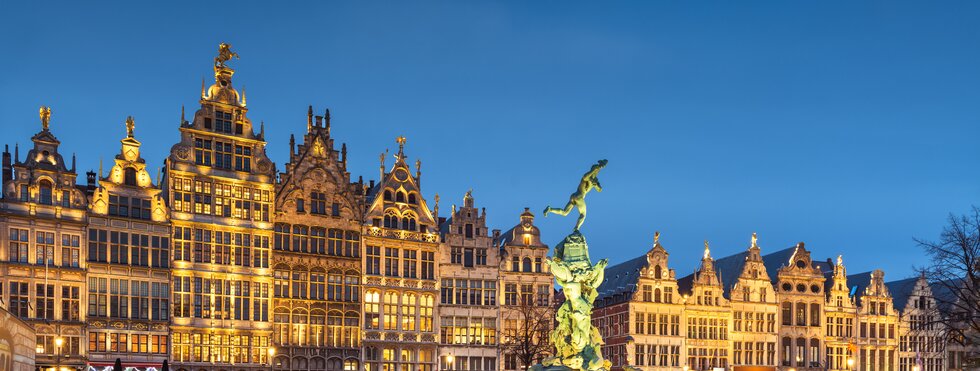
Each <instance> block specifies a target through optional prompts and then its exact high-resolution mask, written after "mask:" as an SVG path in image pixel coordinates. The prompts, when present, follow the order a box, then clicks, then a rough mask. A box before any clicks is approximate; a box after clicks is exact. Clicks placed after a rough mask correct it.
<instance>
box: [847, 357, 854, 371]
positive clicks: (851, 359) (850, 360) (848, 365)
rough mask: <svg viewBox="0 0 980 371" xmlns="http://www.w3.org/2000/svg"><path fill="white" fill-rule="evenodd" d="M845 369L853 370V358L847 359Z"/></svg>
mask: <svg viewBox="0 0 980 371" xmlns="http://www.w3.org/2000/svg"><path fill="white" fill-rule="evenodd" d="M847 369H848V370H853V369H854V357H847Z"/></svg>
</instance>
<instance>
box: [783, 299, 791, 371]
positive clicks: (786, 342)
mask: <svg viewBox="0 0 980 371" xmlns="http://www.w3.org/2000/svg"><path fill="white" fill-rule="evenodd" d="M783 304H789V303H783ZM782 343H783V344H782V345H783V362H782V363H783V366H789V365H792V361H793V341H792V340H790V338H788V337H784V338H783V342H782Z"/></svg>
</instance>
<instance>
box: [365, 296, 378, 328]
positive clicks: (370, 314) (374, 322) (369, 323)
mask: <svg viewBox="0 0 980 371" xmlns="http://www.w3.org/2000/svg"><path fill="white" fill-rule="evenodd" d="M380 303H381V294H380V293H379V292H378V291H377V290H368V291H367V292H365V293H364V322H365V325H366V327H367V328H369V329H380V328H381V304H380Z"/></svg>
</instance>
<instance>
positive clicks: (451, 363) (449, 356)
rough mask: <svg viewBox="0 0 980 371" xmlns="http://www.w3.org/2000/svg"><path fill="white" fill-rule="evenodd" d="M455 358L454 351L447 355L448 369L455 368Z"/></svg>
mask: <svg viewBox="0 0 980 371" xmlns="http://www.w3.org/2000/svg"><path fill="white" fill-rule="evenodd" d="M454 359H455V358H454V357H453V354H452V353H449V355H447V356H446V367H448V368H447V370H452V369H453V360H454Z"/></svg>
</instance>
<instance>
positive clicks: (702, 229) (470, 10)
mask: <svg viewBox="0 0 980 371" xmlns="http://www.w3.org/2000/svg"><path fill="white" fill-rule="evenodd" d="M30 3H31V5H24V4H23V3H14V2H12V1H5V2H3V3H2V4H0V127H2V133H3V134H2V139H3V140H2V142H3V143H9V144H11V146H12V145H13V143H15V142H18V143H20V144H21V146H24V145H25V143H29V138H30V136H31V135H33V134H34V133H35V132H37V131H38V130H39V124H38V118H37V108H38V106H39V105H42V104H43V105H50V106H52V107H53V115H52V130H53V131H54V133H55V134H56V135H57V136H58V137H59V138H60V139H61V141H62V147H61V148H62V152H63V154H65V155H66V157H67V156H70V155H71V153H72V152H77V153H78V163H79V168H80V172H81V171H84V170H88V169H95V168H97V167H98V163H99V158H104V159H106V160H108V159H110V158H111V157H112V156H114V155H115V154H116V153H117V152H118V148H119V142H118V140H119V139H121V138H122V136H124V132H125V130H124V127H123V124H122V123H123V120H124V119H125V118H126V116H127V115H133V116H134V117H135V118H136V122H137V127H136V133H137V138H138V139H140V140H142V141H143V143H144V147H143V148H144V151H143V156H144V158H146V159H147V161H148V162H149V163H151V164H153V166H160V165H161V164H162V162H163V159H164V157H166V156H167V154H168V151H169V149H170V146H171V145H173V144H174V143H175V142H176V141H177V140H178V131H177V125H178V117H179V115H180V107H181V105H185V106H186V107H187V109H188V111H189V112H193V111H194V110H195V109H196V107H197V99H198V97H199V91H200V84H201V78H202V77H207V79H208V83H209V84H210V83H211V82H212V81H213V80H212V71H211V64H212V58H213V57H214V54H215V51H216V46H217V44H218V43H219V42H222V41H226V42H229V43H231V44H232V45H233V50H235V51H237V52H238V53H240V54H241V60H236V61H233V62H231V63H230V65H231V66H233V67H234V68H236V70H237V73H236V75H235V78H234V82H235V86H236V87H237V88H239V89H241V88H242V87H246V88H247V93H248V94H247V97H248V103H249V109H250V111H249V116H250V117H251V119H252V120H253V122H256V123H257V122H259V121H264V122H265V126H266V131H267V135H266V137H267V139H268V140H269V145H268V150H269V153H270V155H271V157H272V159H273V160H274V161H276V163H277V164H278V165H279V168H280V169H282V164H283V163H284V162H285V160H286V159H287V151H288V142H289V135H290V134H293V133H295V134H297V135H299V134H302V131H303V130H305V120H306V107H307V105H309V104H313V105H314V107H315V110H316V112H317V113H318V114H322V111H323V109H324V108H326V107H329V108H330V109H331V113H332V115H333V135H334V138H335V139H336V140H337V142H338V147H339V143H340V142H347V144H348V148H349V158H350V164H349V166H350V171H351V172H352V174H353V176H354V178H355V179H356V176H357V175H364V177H365V179H376V178H377V176H378V154H379V153H380V152H382V151H384V150H385V148H390V149H395V148H397V146H396V145H395V141H394V139H395V137H396V136H398V135H402V134H403V135H405V136H406V137H408V145H407V147H406V153H407V154H408V156H409V158H410V160H411V161H412V162H414V160H415V159H416V158H421V159H422V161H423V166H422V167H423V169H422V170H423V174H422V185H423V193H424V194H425V197H426V198H427V199H429V200H430V202H431V200H432V196H433V195H434V194H436V193H438V194H440V195H441V196H442V210H443V213H442V214H443V215H446V214H448V210H449V208H450V204H452V203H457V204H460V203H462V196H463V193H464V192H465V191H466V190H467V189H468V188H471V187H472V188H473V189H474V195H475V197H476V202H477V206H482V207H486V208H487V209H488V214H489V221H490V223H491V224H492V225H491V228H500V229H505V230H506V229H507V228H509V227H511V226H512V225H514V224H516V223H517V221H518V214H519V213H520V212H521V211H522V210H523V207H525V206H528V207H531V209H532V210H533V211H534V212H535V213H537V214H539V213H540V211H541V209H542V208H543V207H544V206H545V205H546V204H553V205H558V204H561V203H563V202H564V201H565V200H566V199H567V196H568V194H569V193H571V192H572V191H573V190H574V187H575V185H576V182H577V181H578V177H579V176H580V175H581V174H582V173H583V172H584V171H585V170H586V169H587V168H588V167H589V165H591V164H592V163H593V162H594V161H595V160H597V159H599V158H608V159H609V166H608V167H607V168H606V169H605V170H603V172H602V173H601V175H600V179H601V180H602V184H603V186H604V187H605V191H604V192H603V193H601V194H596V193H593V194H590V198H589V211H590V213H589V219H588V221H587V222H586V224H585V227H584V229H583V231H584V232H585V233H586V234H587V236H588V237H589V242H590V245H591V246H592V248H593V250H595V251H594V252H593V253H592V255H593V257H603V256H608V257H609V258H610V259H611V260H612V262H613V263H618V262H621V261H623V260H625V259H628V258H630V257H633V256H637V255H639V254H642V253H644V252H645V251H647V250H648V249H649V247H650V245H651V242H652V238H653V232H654V231H655V230H659V231H661V233H662V238H661V242H662V243H663V244H664V246H665V247H666V248H667V250H668V251H669V252H670V254H671V261H670V264H671V266H672V267H674V268H675V269H677V271H678V274H679V275H685V274H687V273H689V272H691V271H692V270H693V269H694V268H695V267H696V266H697V264H698V259H699V257H700V255H701V253H702V240H704V239H708V240H709V241H711V246H712V253H713V254H714V255H715V256H722V255H728V254H731V253H736V252H738V251H741V250H742V249H745V248H747V247H748V243H749V236H750V234H751V233H752V232H758V233H759V238H760V239H759V241H760V244H761V246H762V247H763V251H766V250H768V251H774V250H776V249H782V248H785V247H789V246H792V245H793V244H795V243H796V242H798V241H805V242H806V243H807V246H808V247H809V248H810V249H812V250H813V251H814V252H815V255H816V256H818V257H824V258H826V257H832V256H836V255H837V254H844V260H845V262H846V263H847V264H848V268H849V271H850V272H852V273H858V272H863V271H867V270H871V269H875V268H882V269H885V270H886V272H887V276H886V278H887V279H898V278H903V277H905V276H908V275H910V274H913V270H912V266H913V265H914V264H920V263H921V262H922V261H923V260H922V258H923V255H922V254H921V253H920V250H919V249H918V247H917V246H916V244H915V243H914V241H913V237H919V238H926V239H934V238H936V237H937V236H938V234H939V232H940V230H941V228H942V226H943V225H944V223H945V219H946V216H947V214H948V213H950V212H953V213H958V214H959V213H964V212H966V211H968V210H969V208H970V206H971V205H973V204H977V203H980V202H978V201H980V172H978V171H976V170H977V169H978V168H980V164H977V161H976V160H977V159H978V158H980V147H978V146H977V145H976V143H977V138H978V136H980V125H978V121H980V105H978V100H980V94H978V87H980V22H977V20H978V16H980V3H978V2H954V1H951V2H942V3H941V4H939V3H935V2H917V3H909V2H901V1H870V2H854V1H821V2H807V1H794V2H785V1H774V2H762V1H756V2H728V1H723V2H686V1H685V2H651V1H643V2H635V3H630V2H575V1H573V2H566V1H534V2H504V3H500V2H476V1H465V2H451V1H447V2H428V1H425V2H397V1H396V2H371V1H359V2H343V3H342V2H316V3H304V2H250V1H243V2H189V3H184V4H177V3H173V2H169V1H167V2H119V3H115V4H106V3H97V2H87V1H86V2H64V3H52V2H30ZM390 163H391V161H390V160H389V161H388V164H390ZM80 181H84V180H83V179H80ZM538 223H539V225H540V226H541V227H542V230H543V233H544V234H545V239H546V241H548V243H550V244H554V243H555V242H557V241H558V240H559V239H560V238H561V236H562V235H563V234H564V233H566V232H568V231H569V230H570V229H571V226H572V224H573V223H574V220H573V219H571V218H568V219H564V220H563V219H560V218H557V217H554V216H552V217H548V218H547V219H542V218H540V217H539V218H538ZM771 273H773V272H771Z"/></svg>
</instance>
